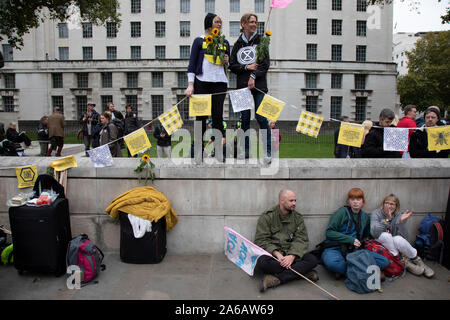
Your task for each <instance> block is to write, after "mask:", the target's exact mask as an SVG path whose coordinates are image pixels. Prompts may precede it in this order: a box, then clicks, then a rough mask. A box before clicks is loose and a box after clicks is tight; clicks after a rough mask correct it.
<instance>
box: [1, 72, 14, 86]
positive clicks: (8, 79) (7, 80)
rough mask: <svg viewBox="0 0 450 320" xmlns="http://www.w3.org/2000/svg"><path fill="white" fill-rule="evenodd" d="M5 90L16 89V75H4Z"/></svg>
mask: <svg viewBox="0 0 450 320" xmlns="http://www.w3.org/2000/svg"><path fill="white" fill-rule="evenodd" d="M3 77H4V79H5V89H14V88H15V87H16V75H15V74H14V73H4V74H3Z"/></svg>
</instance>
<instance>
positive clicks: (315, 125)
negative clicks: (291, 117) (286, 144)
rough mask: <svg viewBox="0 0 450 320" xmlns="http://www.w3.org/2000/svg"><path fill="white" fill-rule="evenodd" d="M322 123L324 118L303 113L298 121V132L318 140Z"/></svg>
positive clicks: (310, 113)
mask: <svg viewBox="0 0 450 320" xmlns="http://www.w3.org/2000/svg"><path fill="white" fill-rule="evenodd" d="M322 122H323V117H322V116H319V115H318V114H315V113H312V112H308V111H302V113H301V114H300V118H299V119H298V123H297V128H296V131H297V132H301V133H303V134H306V135H308V136H311V137H314V138H317V135H318V134H319V131H320V127H321V126H322Z"/></svg>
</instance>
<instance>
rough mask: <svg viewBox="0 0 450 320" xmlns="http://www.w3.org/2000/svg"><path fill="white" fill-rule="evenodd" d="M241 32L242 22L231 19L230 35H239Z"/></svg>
mask: <svg viewBox="0 0 450 320" xmlns="http://www.w3.org/2000/svg"><path fill="white" fill-rule="evenodd" d="M240 34H241V23H240V22H238V21H230V37H239V35H240Z"/></svg>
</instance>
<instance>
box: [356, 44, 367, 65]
mask: <svg viewBox="0 0 450 320" xmlns="http://www.w3.org/2000/svg"><path fill="white" fill-rule="evenodd" d="M366 48H367V47H366V46H356V61H358V62H364V61H366Z"/></svg>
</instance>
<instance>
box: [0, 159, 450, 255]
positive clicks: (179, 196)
mask: <svg viewBox="0 0 450 320" xmlns="http://www.w3.org/2000/svg"><path fill="white" fill-rule="evenodd" d="M55 159H57V158H41V157H3V158H0V177H1V182H0V224H5V225H6V226H9V217H8V214H7V212H8V208H7V206H6V200H7V199H9V198H11V197H12V196H14V195H16V194H18V193H19V192H23V191H29V190H31V188H28V189H22V190H20V189H18V188H17V179H16V175H15V170H14V168H15V167H19V166H24V165H32V164H36V165H37V167H38V172H39V173H45V172H46V169H47V167H48V166H49V164H50V163H51V162H52V161H53V160H55ZM76 159H77V164H78V167H77V168H72V169H70V170H69V173H68V183H67V188H66V196H67V198H68V199H69V206H70V213H71V223H72V233H73V234H74V235H76V234H79V233H87V234H88V235H89V236H90V237H91V238H92V239H93V240H94V241H95V242H96V243H98V245H99V246H100V247H101V248H102V249H103V250H104V251H113V252H116V251H117V250H118V249H119V231H120V226H119V224H118V222H117V221H114V220H113V219H111V218H110V217H109V216H108V215H107V214H106V212H105V208H106V207H107V206H108V205H109V204H110V202H111V201H112V200H113V199H114V198H115V197H117V196H118V195H120V194H122V193H124V192H125V191H128V190H130V189H132V188H134V187H137V186H142V185H144V184H143V183H141V184H139V182H138V179H137V175H136V173H135V172H134V169H135V168H136V166H137V165H138V164H139V159H137V158H115V159H114V166H113V167H107V168H95V167H93V165H92V163H91V161H90V159H89V158H86V157H81V156H77V157H76ZM276 160H278V159H276ZM152 161H153V162H154V163H155V166H156V168H155V170H154V172H155V174H156V178H157V179H156V180H155V182H154V184H152V183H151V181H149V183H148V185H149V186H153V187H155V188H156V189H157V190H159V191H161V192H162V193H164V194H165V195H166V196H167V198H168V199H169V200H170V201H171V204H172V206H173V208H174V209H175V211H176V213H177V215H178V217H179V222H178V224H177V225H176V226H175V227H174V228H173V229H172V230H171V231H170V232H169V233H168V235H167V237H168V250H169V252H171V253H173V254H191V253H192V254H197V253H217V252H221V251H222V250H223V227H224V226H229V227H231V228H233V229H235V230H236V231H237V232H239V233H241V234H242V235H244V236H245V237H247V238H249V239H253V238H254V232H255V227H256V223H257V219H258V217H259V215H260V214H261V213H262V212H263V211H265V210H266V209H268V208H271V207H273V206H274V205H276V203H277V198H278V192H279V190H280V189H282V188H290V189H292V190H294V191H295V192H296V194H297V211H299V212H301V213H302V214H303V216H304V218H305V223H306V225H307V229H308V234H309V239H310V248H311V249H312V248H313V247H314V246H315V245H316V244H317V243H319V242H320V241H322V240H323V238H324V233H325V229H326V227H327V225H328V220H329V217H330V215H331V214H332V213H333V212H334V211H335V210H336V209H338V208H339V207H340V206H342V205H343V204H344V202H345V199H346V194H347V192H348V190H349V189H350V188H353V187H360V188H361V189H363V190H364V193H365V196H366V205H365V208H364V209H365V211H366V212H369V213H370V212H371V211H372V210H374V209H375V208H377V207H378V206H379V205H380V202H381V200H382V198H383V197H384V196H385V195H387V194H389V193H394V194H396V195H397V196H398V197H399V198H400V203H401V207H402V208H403V209H414V212H415V213H414V215H413V217H412V218H411V220H410V221H409V223H408V225H409V230H410V237H409V238H410V239H409V240H410V241H412V240H413V239H414V237H415V234H416V230H417V226H418V224H419V223H420V221H421V219H422V218H423V216H424V215H425V214H427V213H433V214H435V215H438V216H442V215H443V213H444V212H445V210H446V207H447V201H448V196H449V186H450V170H449V169H450V161H449V159H280V160H279V162H278V163H277V164H276V161H274V162H272V164H271V166H263V165H261V164H260V163H258V161H256V160H252V161H248V160H247V161H240V162H236V161H235V160H234V159H227V162H226V163H219V162H217V161H215V160H214V159H211V161H212V164H201V165H198V166H195V165H193V164H191V162H192V161H191V159H177V160H176V161H175V162H177V163H174V162H173V161H171V160H170V159H169V160H168V159H152ZM180 162H181V163H180Z"/></svg>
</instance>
